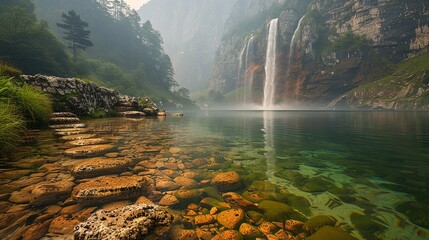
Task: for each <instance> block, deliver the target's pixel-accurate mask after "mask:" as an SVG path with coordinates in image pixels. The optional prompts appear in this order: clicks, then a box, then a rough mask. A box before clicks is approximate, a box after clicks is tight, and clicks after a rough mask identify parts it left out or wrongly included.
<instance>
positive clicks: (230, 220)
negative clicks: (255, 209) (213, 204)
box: [217, 208, 245, 230]
mask: <svg viewBox="0 0 429 240" xmlns="http://www.w3.org/2000/svg"><path fill="white" fill-rule="evenodd" d="M244 215H245V214H244V211H243V210H242V209H240V208H237V209H229V210H225V211H223V212H221V213H219V215H218V216H217V221H218V222H219V224H221V225H222V226H224V227H225V228H227V229H231V230H234V229H237V228H238V227H239V226H240V224H241V223H242V222H243V221H244Z"/></svg>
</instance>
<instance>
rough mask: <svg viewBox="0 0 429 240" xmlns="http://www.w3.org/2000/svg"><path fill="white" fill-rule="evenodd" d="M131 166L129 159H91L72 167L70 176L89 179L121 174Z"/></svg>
mask: <svg viewBox="0 0 429 240" xmlns="http://www.w3.org/2000/svg"><path fill="white" fill-rule="evenodd" d="M130 164H131V160H129V159H114V158H91V159H88V160H85V161H82V162H79V163H77V164H76V165H74V167H73V169H72V171H71V172H72V175H73V176H75V177H77V178H91V177H96V176H100V175H107V174H113V173H121V172H123V171H125V170H126V169H127V168H128V167H129V166H130Z"/></svg>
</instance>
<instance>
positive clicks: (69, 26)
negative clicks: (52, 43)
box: [57, 10, 93, 62]
mask: <svg viewBox="0 0 429 240" xmlns="http://www.w3.org/2000/svg"><path fill="white" fill-rule="evenodd" d="M61 17H62V18H63V22H64V24H61V23H57V26H58V27H60V28H63V29H65V30H66V31H65V32H64V34H65V36H64V39H65V40H67V41H68V42H69V48H70V49H72V50H73V61H74V62H76V51H77V50H78V49H82V50H85V49H86V48H87V47H91V46H92V45H93V44H92V42H91V41H90V40H89V34H90V33H91V32H90V31H89V30H85V28H87V27H88V23H87V22H84V21H82V20H81V19H80V16H79V15H77V14H76V12H75V11H73V10H70V11H69V12H68V13H67V14H65V13H63V14H62V15H61Z"/></svg>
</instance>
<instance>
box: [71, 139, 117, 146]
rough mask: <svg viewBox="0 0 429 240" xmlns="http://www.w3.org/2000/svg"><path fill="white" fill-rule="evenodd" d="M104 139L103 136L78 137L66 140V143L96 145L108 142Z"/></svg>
mask: <svg viewBox="0 0 429 240" xmlns="http://www.w3.org/2000/svg"><path fill="white" fill-rule="evenodd" d="M108 142H109V141H107V140H106V139H103V138H87V139H79V140H74V141H71V142H67V143H66V144H69V145H72V146H87V145H96V144H104V143H108Z"/></svg>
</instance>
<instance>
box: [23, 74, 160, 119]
mask: <svg viewBox="0 0 429 240" xmlns="http://www.w3.org/2000/svg"><path fill="white" fill-rule="evenodd" d="M17 81H20V82H22V83H25V84H28V85H31V86H33V87H35V88H36V89H38V90H40V91H42V92H45V93H48V94H50V95H51V97H52V102H53V107H54V111H55V112H73V113H75V114H77V115H78V116H90V115H91V114H93V113H96V112H104V113H111V112H118V113H121V112H133V111H134V112H143V113H144V115H148V116H156V115H157V114H158V112H160V110H159V109H158V108H157V106H156V104H155V103H154V102H153V101H152V100H150V98H148V97H143V98H141V97H130V96H127V95H122V94H120V93H119V92H118V91H116V90H113V89H110V88H105V87H99V86H97V85H96V84H94V83H91V82H85V81H83V80H81V79H78V78H61V77H55V76H44V75H40V74H38V75H21V76H20V78H19V79H17ZM142 102H144V104H142Z"/></svg>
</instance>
